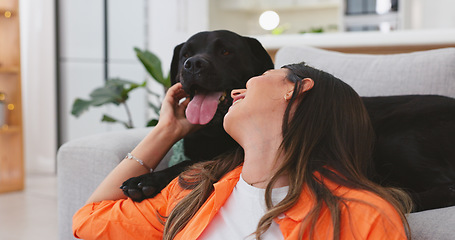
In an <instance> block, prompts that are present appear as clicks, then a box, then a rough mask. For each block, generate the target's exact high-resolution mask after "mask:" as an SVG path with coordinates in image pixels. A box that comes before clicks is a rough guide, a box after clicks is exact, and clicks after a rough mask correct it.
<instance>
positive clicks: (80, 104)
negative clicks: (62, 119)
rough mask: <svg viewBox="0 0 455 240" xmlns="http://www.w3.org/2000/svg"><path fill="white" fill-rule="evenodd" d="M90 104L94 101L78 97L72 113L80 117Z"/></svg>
mask: <svg viewBox="0 0 455 240" xmlns="http://www.w3.org/2000/svg"><path fill="white" fill-rule="evenodd" d="M90 105H92V101H90V100H84V99H80V98H76V100H74V103H73V107H72V109H71V114H72V115H73V116H75V117H79V116H80V115H81V114H82V113H84V112H85V111H87V110H88V109H89V107H90Z"/></svg>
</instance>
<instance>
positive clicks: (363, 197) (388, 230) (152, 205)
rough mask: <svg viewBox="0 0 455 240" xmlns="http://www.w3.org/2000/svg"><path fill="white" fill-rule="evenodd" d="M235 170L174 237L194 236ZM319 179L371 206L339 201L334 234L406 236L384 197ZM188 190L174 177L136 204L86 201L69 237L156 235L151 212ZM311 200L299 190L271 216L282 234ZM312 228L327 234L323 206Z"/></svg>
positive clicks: (158, 227) (294, 227)
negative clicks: (338, 226)
mask: <svg viewBox="0 0 455 240" xmlns="http://www.w3.org/2000/svg"><path fill="white" fill-rule="evenodd" d="M241 171H242V167H238V168H236V169H234V170H233V171H231V172H230V173H228V174H226V176H224V177H223V178H222V179H221V180H220V181H218V182H217V183H215V184H214V187H215V190H214V192H213V193H212V194H211V195H210V197H209V198H208V199H207V201H206V202H205V203H204V205H203V206H202V207H201V209H199V211H198V212H197V213H196V215H195V216H194V217H193V218H192V219H191V220H190V222H189V223H188V224H187V225H186V227H185V228H184V229H183V230H182V231H180V232H179V233H178V234H177V236H176V237H175V239H185V240H190V239H197V238H198V237H199V236H200V235H201V233H202V232H203V231H204V229H205V228H206V227H207V226H208V224H209V222H210V221H211V220H212V219H213V217H214V216H215V214H216V213H217V212H218V210H219V209H220V208H221V207H222V206H223V204H224V203H225V201H226V200H227V198H228V197H229V195H230V194H231V192H232V190H233V189H234V187H235V185H236V184H237V182H238V180H239V177H240V173H241ZM324 183H325V184H326V185H327V186H328V187H329V189H331V190H332V191H333V192H334V194H336V195H338V196H341V195H342V196H343V197H345V198H349V199H356V200H360V201H363V202H367V203H369V204H371V205H373V206H370V205H369V204H365V203H362V202H358V201H348V202H347V204H346V205H347V206H348V207H346V206H344V205H341V233H340V234H341V236H340V239H346V240H348V239H349V240H351V239H388V240H393V239H406V235H405V230H404V227H403V224H402V222H401V219H400V217H399V215H398V213H397V212H396V210H395V209H394V208H393V207H392V206H391V205H390V204H389V203H388V202H386V201H385V200H383V199H382V198H380V197H378V196H376V195H374V194H372V193H370V192H366V191H360V190H352V189H348V188H346V187H343V186H339V185H336V184H334V183H332V182H329V181H328V180H325V181H324ZM189 191H190V190H184V189H182V188H181V187H180V186H179V184H178V182H177V180H174V181H172V182H171V183H170V184H169V185H168V186H167V187H166V188H165V189H163V191H162V192H161V193H160V194H158V195H157V196H156V197H155V198H153V199H147V200H144V201H142V202H140V203H137V202H134V201H132V200H131V199H122V200H116V201H102V202H99V203H91V204H87V205H85V206H84V207H82V208H81V209H80V210H79V211H78V212H77V213H76V214H75V215H74V217H73V233H74V236H75V237H78V238H83V239H87V240H88V239H110V240H113V239H122V240H123V239H161V238H162V232H163V228H164V226H163V225H162V224H161V223H160V221H159V220H158V218H157V213H159V214H160V215H162V216H168V215H169V213H170V212H171V211H172V209H173V208H174V207H175V205H176V204H177V203H178V202H179V201H180V200H181V199H182V198H183V197H184V196H186V195H187V194H188V193H189ZM313 202H314V200H313V199H312V197H311V195H310V193H309V192H308V191H305V189H304V191H303V192H302V195H301V196H300V198H299V200H298V202H297V204H296V205H295V206H294V207H292V208H291V209H289V210H288V211H286V212H285V213H284V215H282V216H279V218H277V219H275V221H276V222H277V223H278V225H279V226H280V229H281V232H282V233H283V236H284V238H285V239H297V238H298V236H299V231H300V226H301V224H302V220H303V219H304V217H305V216H306V215H307V214H308V212H309V210H310V209H311V207H312V204H313ZM315 233H316V234H315V238H316V239H332V222H331V217H330V213H329V211H324V212H323V213H322V214H321V216H320V217H319V219H318V221H317V224H316V228H315ZM308 235H309V229H308V230H306V231H305V232H304V239H308Z"/></svg>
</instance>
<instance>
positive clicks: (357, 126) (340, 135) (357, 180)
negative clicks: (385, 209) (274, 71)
mask: <svg viewBox="0 0 455 240" xmlns="http://www.w3.org/2000/svg"><path fill="white" fill-rule="evenodd" d="M283 68H286V69H288V70H289V71H288V74H287V79H288V80H289V81H291V82H294V83H295V87H294V94H293V96H292V98H291V100H290V102H289V104H288V107H287V109H286V112H285V114H284V118H283V124H282V135H283V141H282V143H281V146H280V149H279V151H278V155H280V156H284V161H283V162H282V164H281V166H280V167H279V168H278V170H277V171H276V172H275V173H274V175H273V176H272V178H271V180H270V182H269V183H268V185H267V187H266V192H265V201H266V206H267V208H268V211H267V212H266V214H265V215H264V216H263V217H262V218H261V220H260V221H259V223H258V227H257V229H256V232H255V235H256V238H257V239H260V236H261V235H262V234H263V233H264V232H265V231H267V229H268V228H269V227H270V225H271V223H272V221H273V219H274V218H276V217H277V216H278V215H280V214H281V213H283V212H285V211H287V210H289V209H290V208H291V207H292V206H294V205H295V204H296V203H297V201H298V199H299V196H300V195H301V194H302V189H303V187H304V186H308V189H309V190H310V191H311V193H312V195H313V196H314V197H315V205H314V206H313V208H312V209H311V211H310V213H309V214H308V215H307V216H306V218H305V219H304V224H302V229H301V231H300V232H301V234H303V231H304V229H307V228H308V227H309V228H310V238H314V228H315V225H316V221H317V220H318V218H319V216H320V215H321V213H322V211H323V210H324V209H325V208H327V209H328V210H329V211H330V213H331V217H332V224H333V239H339V237H340V219H341V216H340V212H341V211H340V209H341V206H342V205H344V203H345V202H346V201H351V200H352V199H345V198H343V197H341V196H336V195H334V194H333V193H332V192H331V191H330V190H329V189H328V188H327V186H326V185H325V184H324V182H322V181H320V179H318V178H316V177H315V176H314V175H313V173H314V172H319V173H320V175H321V176H322V177H323V178H325V179H328V180H330V181H332V182H334V183H337V184H340V185H343V186H346V187H348V188H352V189H362V190H367V191H370V192H372V193H374V194H376V195H378V196H380V197H382V198H383V199H385V200H386V201H388V202H389V203H391V204H392V206H393V207H395V209H396V210H397V211H398V213H399V214H400V217H401V219H402V222H403V224H404V227H405V229H406V233H407V234H408V238H410V231H409V224H408V223H407V220H406V217H405V213H408V212H409V211H410V208H411V201H410V199H409V197H408V196H407V195H406V194H405V193H404V192H402V191H400V190H398V189H392V188H384V187H381V186H379V185H377V184H375V183H373V182H372V181H370V180H369V179H368V178H367V177H366V176H368V174H370V171H371V169H370V166H371V157H372V156H371V154H372V148H373V142H374V132H373V128H372V126H371V122H370V118H369V116H368V114H367V111H366V110H365V107H364V105H363V103H362V101H361V99H360V97H359V96H358V94H357V93H356V92H355V91H354V90H353V89H352V88H351V87H350V86H349V85H347V84H346V83H344V82H343V81H341V80H340V79H338V78H336V77H334V76H333V75H331V74H328V73H326V72H323V71H320V70H318V69H315V68H312V67H310V66H307V65H306V64H305V63H299V64H290V65H286V66H284V67H283ZM304 78H311V79H313V81H314V87H313V88H312V89H311V90H309V91H307V92H304V93H301V88H302V79H304ZM294 105H295V107H293V106H294ZM242 162H243V151H242V149H238V150H236V151H235V152H233V153H229V154H226V155H224V156H221V157H220V159H218V160H215V161H210V162H205V163H201V164H198V165H197V166H193V168H192V169H191V170H189V171H187V172H186V173H184V174H182V175H181V176H180V183H181V185H182V186H183V187H185V188H193V191H192V192H191V193H190V194H189V195H188V196H187V197H186V198H184V199H183V200H182V201H181V202H180V203H179V204H177V206H176V207H175V209H174V210H173V212H172V213H171V214H170V216H169V217H168V218H167V221H166V225H165V230H164V237H163V239H172V238H174V237H175V235H176V234H177V233H178V232H179V231H180V230H182V229H183V228H184V226H186V224H187V223H188V222H189V220H190V219H191V218H192V217H193V216H194V214H195V213H196V212H197V211H198V210H199V208H200V207H201V206H202V204H203V203H204V202H205V201H206V200H207V198H208V197H209V196H210V194H211V193H212V192H213V183H215V182H216V181H218V180H219V179H220V178H221V177H222V176H223V175H224V174H226V173H227V172H229V171H231V170H233V169H234V168H235V167H237V166H239V165H240V164H241V163H242ZM282 175H286V176H287V177H288V180H289V191H288V194H287V195H286V197H285V198H284V199H283V200H282V201H281V202H279V203H278V204H276V205H273V204H272V200H271V190H272V187H273V185H274V183H275V182H276V181H277V179H278V178H279V177H280V176H282ZM366 204H368V203H366Z"/></svg>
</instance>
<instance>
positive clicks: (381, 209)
mask: <svg viewBox="0 0 455 240" xmlns="http://www.w3.org/2000/svg"><path fill="white" fill-rule="evenodd" d="M363 194H365V195H364V197H363V198H360V199H362V200H363V201H365V202H367V203H368V204H367V203H365V202H359V201H349V202H347V205H346V206H345V207H342V217H341V218H342V219H341V224H342V228H341V239H387V240H398V239H399V240H404V239H407V237H406V232H405V229H404V225H403V222H402V221H401V218H400V215H399V214H398V212H397V211H396V210H395V208H393V206H392V205H391V204H390V203H388V202H387V201H385V200H384V199H382V198H379V197H378V196H376V195H374V194H372V193H365V192H364V193H363ZM357 199H359V198H357Z"/></svg>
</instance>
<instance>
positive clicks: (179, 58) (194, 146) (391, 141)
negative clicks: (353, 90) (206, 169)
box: [123, 31, 455, 211]
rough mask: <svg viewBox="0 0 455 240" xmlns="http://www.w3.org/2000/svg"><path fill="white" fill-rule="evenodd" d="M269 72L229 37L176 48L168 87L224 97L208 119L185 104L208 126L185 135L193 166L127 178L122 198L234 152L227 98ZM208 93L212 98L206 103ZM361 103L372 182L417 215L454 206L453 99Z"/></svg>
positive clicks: (257, 49)
mask: <svg viewBox="0 0 455 240" xmlns="http://www.w3.org/2000/svg"><path fill="white" fill-rule="evenodd" d="M272 68H273V62H272V60H271V59H270V57H269V55H268V54H267V52H266V51H265V49H264V48H263V47H262V45H261V44H260V43H259V42H258V41H257V40H255V39H252V38H247V37H241V36H239V35H237V34H235V33H232V32H228V31H214V32H202V33H198V34H196V35H194V36H193V37H191V38H190V39H189V40H188V41H187V42H185V43H182V44H180V45H178V46H177V47H176V48H175V50H174V56H173V60H172V64H171V80H172V83H173V84H174V83H176V82H181V83H182V85H183V88H184V90H185V91H186V92H187V93H189V94H190V95H191V97H192V98H193V99H201V101H209V100H210V99H212V100H213V99H214V100H217V98H218V97H219V96H221V95H223V94H224V95H226V97H225V98H224V100H222V101H221V102H220V103H219V105H218V108H217V109H212V108H210V109H207V110H206V111H205V112H204V113H206V112H209V113H210V114H209V115H211V116H210V117H209V118H206V117H204V116H205V115H204V114H202V113H199V112H198V111H199V110H194V109H199V108H200V107H201V105H198V104H200V103H194V105H196V106H195V107H194V109H192V108H193V107H190V106H191V103H190V105H189V106H188V108H189V109H190V110H187V118H188V119H189V120H190V121H191V122H193V123H199V124H205V123H206V122H207V121H208V123H207V124H206V125H205V126H204V127H203V128H202V129H201V130H199V131H197V132H195V133H193V134H191V135H189V136H187V137H185V140H184V149H185V155H187V156H188V157H189V158H190V159H191V161H185V162H183V163H180V164H177V165H176V166H173V167H171V168H168V169H165V170H163V171H159V172H154V173H151V174H145V175H142V176H139V177H137V178H132V179H129V180H128V181H126V182H125V183H124V185H123V190H124V192H125V194H126V195H128V196H130V197H131V198H133V199H134V200H136V201H141V200H143V199H145V198H149V197H153V196H155V195H156V194H157V193H159V192H160V191H161V189H162V188H164V187H165V186H166V185H167V184H168V183H169V182H170V181H171V180H172V179H173V178H175V177H176V176H177V175H178V174H179V173H180V172H182V171H183V170H184V169H185V168H186V167H187V166H188V165H191V164H193V163H195V162H197V161H204V160H209V159H213V158H214V157H216V156H217V155H219V154H221V153H224V152H227V151H229V150H232V149H234V148H236V147H237V146H238V145H237V143H236V142H235V141H234V140H233V139H232V138H231V137H229V135H228V134H227V133H226V132H225V131H224V129H223V124H222V121H223V117H224V114H225V113H226V112H227V110H228V107H229V106H230V105H231V103H232V99H231V98H230V96H229V93H230V91H231V90H232V89H235V88H245V84H246V81H248V79H249V78H251V77H253V76H256V75H260V74H262V73H263V72H265V71H266V70H268V69H272ZM211 93H216V94H215V95H214V96H213V97H209V95H210V96H211ZM206 99H209V100H206ZM212 100H210V101H212ZM214 100H213V101H214ZM363 100H364V103H365V106H366V107H367V110H368V112H369V114H370V117H371V119H372V123H373V127H374V129H375V131H376V134H377V141H376V145H375V150H374V156H373V159H374V165H375V169H376V172H377V173H378V174H377V175H376V176H371V177H372V179H374V180H375V181H376V182H378V183H380V184H382V185H388V186H395V187H400V188H404V189H405V190H408V191H409V192H410V193H411V195H412V197H413V199H414V200H415V201H416V203H417V208H416V210H417V211H419V210H425V209H432V208H437V207H445V206H450V205H455V148H454V147H455V146H454V143H455V100H454V99H451V98H447V97H441V96H396V97H372V98H363ZM194 102H197V101H194ZM215 110H216V112H215ZM138 185H139V186H138Z"/></svg>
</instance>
